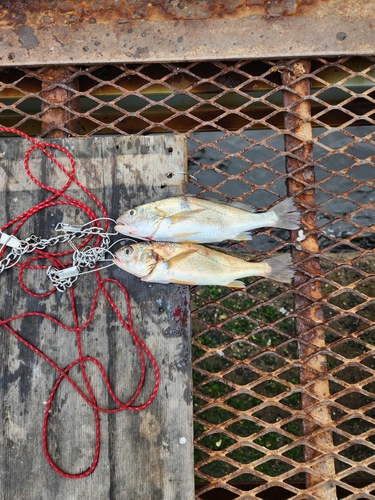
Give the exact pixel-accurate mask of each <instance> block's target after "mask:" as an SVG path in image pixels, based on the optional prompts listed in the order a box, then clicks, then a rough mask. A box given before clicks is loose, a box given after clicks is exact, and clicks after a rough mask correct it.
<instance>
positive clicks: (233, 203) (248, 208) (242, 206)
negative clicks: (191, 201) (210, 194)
mask: <svg viewBox="0 0 375 500" xmlns="http://www.w3.org/2000/svg"><path fill="white" fill-rule="evenodd" d="M203 199H204V200H207V201H212V202H213V203H216V204H217V205H222V206H225V207H228V206H229V207H232V208H238V209H240V210H244V211H245V212H255V209H254V207H252V206H251V205H249V204H248V203H244V202H242V201H223V200H217V199H216V198H203Z"/></svg>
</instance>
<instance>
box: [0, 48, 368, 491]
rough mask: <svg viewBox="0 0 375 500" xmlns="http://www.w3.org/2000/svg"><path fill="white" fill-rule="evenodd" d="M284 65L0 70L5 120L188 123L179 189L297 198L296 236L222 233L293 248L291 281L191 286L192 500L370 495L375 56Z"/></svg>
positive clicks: (72, 126) (268, 252)
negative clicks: (184, 181)
mask: <svg viewBox="0 0 375 500" xmlns="http://www.w3.org/2000/svg"><path fill="white" fill-rule="evenodd" d="M298 65H299V62H298V61H283V62H282V63H279V62H277V61H237V62H227V63H225V62H216V61H215V62H205V63H183V64H147V65H144V64H133V65H127V66H122V65H106V66H93V67H87V68H75V67H65V68H63V69H62V68H58V69H54V68H45V67H43V68H18V69H3V70H1V71H0V82H1V90H0V100H1V105H0V106H1V111H0V123H1V124H2V125H6V126H14V127H17V128H19V129H21V130H23V131H25V132H27V133H31V134H43V135H48V136H51V135H52V136H53V135H55V136H58V135H59V134H60V131H63V132H64V133H66V134H72V135H86V136H90V135H93V134H151V133H185V134H186V135H187V136H188V139H189V173H190V174H191V175H192V176H194V177H193V178H191V180H190V192H191V193H195V194H197V195H199V196H209V197H215V198H218V199H221V200H226V199H233V198H235V199H236V200H242V201H245V202H248V203H250V204H252V205H254V206H255V207H256V208H259V209H264V208H266V207H269V206H270V205H272V204H273V203H274V202H276V201H277V200H279V199H280V198H282V197H284V196H286V195H287V194H288V193H293V194H294V195H295V197H296V199H297V200H298V203H299V208H300V209H301V212H302V214H303V222H304V226H303V232H300V233H298V231H295V232H293V233H292V237H291V235H290V233H289V231H286V230H277V229H266V230H258V231H256V232H254V235H253V239H252V240H251V241H249V242H246V243H241V244H228V245H227V246H229V247H230V248H231V249H233V250H237V251H240V252H243V251H246V252H254V254H255V256H261V257H262V258H268V257H269V256H272V255H274V254H275V253H276V252H278V253H280V252H285V251H291V250H292V251H293V258H294V260H295V261H296V262H300V263H301V265H302V272H301V273H299V274H298V280H297V282H296V283H297V284H295V286H294V287H293V286H287V285H284V284H279V283H276V282H273V281H270V280H267V279H264V278H260V279H258V278H254V279H246V280H245V281H246V285H247V287H246V290H244V291H240V292H239V291H237V290H233V289H230V288H225V287H195V288H192V290H191V291H192V299H193V300H192V342H193V353H194V362H193V376H194V382H195V393H194V411H195V445H196V484H197V499H202V500H208V499H211V498H212V499H219V498H231V499H234V498H238V499H245V498H246V499H254V500H255V499H262V498H263V499H266V498H271V497H273V498H278V499H284V498H285V499H286V498H291V499H302V498H303V499H308V498H311V499H315V498H322V499H334V498H347V499H354V498H356V499H358V498H361V499H364V498H374V496H375V484H374V483H375V471H374V469H375V458H374V452H375V371H374V370H375V358H374V352H375V328H374V319H375V301H374V298H373V297H374V290H375V278H374V273H375V271H374V270H375V255H374V241H375V235H374V226H373V225H374V222H375V208H374V201H375V190H374V179H375V167H374V157H375V137H374V135H375V121H374V113H375V110H374V102H375V100H374V99H375V90H374V89H375V86H374V83H375V59H374V58H370V57H369V58H356V57H352V58H341V59H332V60H326V59H314V60H312V61H311V69H309V70H308V71H307V72H306V71H305V70H301V71H300V73H299V72H298V68H299V66H298ZM302 69H303V68H302ZM291 75H292V77H291ZM300 82H302V84H303V83H304V82H305V83H306V82H307V87H306V85H305V87H304V91H301V87H299V86H298V84H299V83H300ZM306 89H307V92H306ZM290 96H292V97H293V99H292V100H290ZM288 116H289V118H292V121H293V123H294V124H295V129H294V130H291V129H290V128H287V127H286V126H285V123H288V121H285V120H286V118H287V117H288ZM299 125H301V127H299ZM311 127H312V133H311V135H310V132H311ZM287 137H291V138H292V139H293V140H294V141H295V142H296V141H297V145H296V144H294V145H292V146H290V144H289V143H288V140H286V138H287ZM303 148H305V149H303ZM306 151H307V153H306ZM305 153H306V154H305ZM288 161H295V162H297V170H294V171H293V172H291V171H290V170H288ZM287 171H288V172H289V174H287ZM287 179H288V180H287ZM306 200H308V201H306ZM114 215H115V214H114ZM317 258H318V259H317ZM297 305H298V307H297ZM295 307H296V308H295Z"/></svg>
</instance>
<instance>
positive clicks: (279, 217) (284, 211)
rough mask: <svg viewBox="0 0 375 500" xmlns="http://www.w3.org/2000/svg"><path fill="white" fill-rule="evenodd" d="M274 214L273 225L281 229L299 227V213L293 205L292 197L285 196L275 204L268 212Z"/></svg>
mask: <svg viewBox="0 0 375 500" xmlns="http://www.w3.org/2000/svg"><path fill="white" fill-rule="evenodd" d="M272 212H273V215H274V216H276V217H275V218H276V223H275V227H280V228H283V229H298V228H299V227H300V221H301V214H300V213H299V212H298V210H297V209H296V206H295V205H294V200H293V198H285V199H284V200H283V201H280V203H278V204H277V205H275V206H274V207H273V208H271V210H269V213H270V214H271V213H272Z"/></svg>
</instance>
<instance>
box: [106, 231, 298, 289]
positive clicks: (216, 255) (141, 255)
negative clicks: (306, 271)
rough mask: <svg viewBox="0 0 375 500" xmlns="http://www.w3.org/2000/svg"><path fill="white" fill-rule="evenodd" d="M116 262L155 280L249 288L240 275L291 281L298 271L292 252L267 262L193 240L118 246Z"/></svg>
mask: <svg viewBox="0 0 375 500" xmlns="http://www.w3.org/2000/svg"><path fill="white" fill-rule="evenodd" d="M113 262H114V263H115V264H116V265H118V266H119V267H121V268H122V269H124V270H125V271H127V272H128V273H130V274H134V275H135V276H138V277H139V278H141V280H142V281H149V282H153V283H179V284H184V285H222V286H228V287H233V288H245V284H244V283H243V282H242V281H239V280H238V278H244V277H246V276H264V277H266V278H272V279H274V280H276V281H282V282H286V283H289V282H290V281H291V279H292V277H293V275H294V269H293V268H292V267H291V257H290V255H289V254H282V255H279V256H277V257H273V258H271V259H267V260H265V261H263V262H247V261H245V260H243V259H241V258H239V257H234V256H233V254H231V255H228V254H226V253H225V252H223V251H217V250H214V249H212V248H208V247H205V246H202V245H195V244H193V243H166V242H164V243H163V242H157V241H155V242H147V243H146V242H142V243H136V244H134V245H127V246H124V247H123V248H121V249H120V250H117V252H116V253H115V256H114V259H113Z"/></svg>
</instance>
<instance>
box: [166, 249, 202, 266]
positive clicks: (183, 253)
mask: <svg viewBox="0 0 375 500" xmlns="http://www.w3.org/2000/svg"><path fill="white" fill-rule="evenodd" d="M198 250H199V248H186V249H183V250H182V251H181V252H180V253H179V254H178V255H175V256H174V257H171V258H170V259H166V261H165V262H168V267H171V266H175V265H178V264H179V263H180V262H183V260H184V259H185V258H186V257H187V256H188V255H190V254H192V253H195V252H198Z"/></svg>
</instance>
